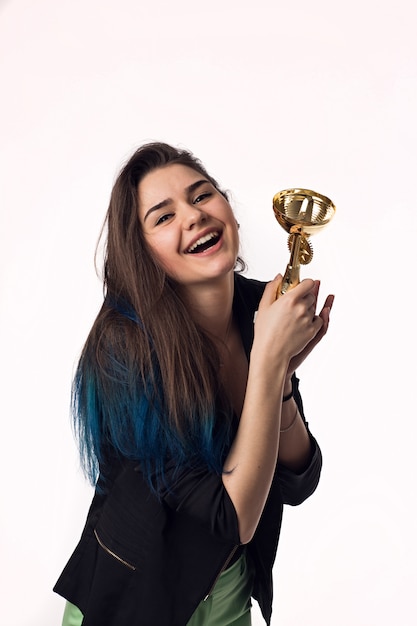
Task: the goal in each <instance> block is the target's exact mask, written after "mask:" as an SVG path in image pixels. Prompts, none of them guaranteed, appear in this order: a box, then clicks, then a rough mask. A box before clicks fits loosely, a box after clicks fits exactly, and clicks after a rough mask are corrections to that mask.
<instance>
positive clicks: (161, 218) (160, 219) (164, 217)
mask: <svg viewBox="0 0 417 626" xmlns="http://www.w3.org/2000/svg"><path fill="white" fill-rule="evenodd" d="M172 215H173V213H164V214H163V215H160V216H159V217H158V219H157V220H156V222H155V226H159V224H163V223H164V222H166V221H167V220H169V218H170V217H172Z"/></svg>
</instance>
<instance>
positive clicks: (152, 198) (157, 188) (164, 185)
mask: <svg viewBox="0 0 417 626" xmlns="http://www.w3.org/2000/svg"><path fill="white" fill-rule="evenodd" d="M197 180H207V178H206V176H203V174H201V173H200V172H196V170H193V169H192V168H191V167H188V166H187V165H181V164H179V163H171V164H170V165H164V166H163V167H158V168H157V169H155V170H152V171H151V172H149V174H146V175H145V176H144V177H143V178H142V180H141V181H140V183H139V185H138V200H139V208H140V209H142V208H143V209H145V208H146V205H153V204H156V203H158V202H162V201H164V200H167V199H170V198H172V196H173V195H175V194H177V193H183V192H184V190H185V189H186V188H187V187H188V186H189V185H192V184H193V183H194V182H196V181H197Z"/></svg>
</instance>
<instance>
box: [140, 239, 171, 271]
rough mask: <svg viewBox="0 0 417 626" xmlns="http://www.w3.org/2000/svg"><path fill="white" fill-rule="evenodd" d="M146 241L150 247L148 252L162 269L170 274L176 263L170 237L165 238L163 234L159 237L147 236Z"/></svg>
mask: <svg viewBox="0 0 417 626" xmlns="http://www.w3.org/2000/svg"><path fill="white" fill-rule="evenodd" d="M145 240H146V243H147V246H148V250H149V252H150V254H151V256H152V258H153V259H154V261H155V262H156V263H157V265H159V266H160V267H162V269H163V270H165V271H166V272H168V273H170V268H171V267H172V265H173V263H174V257H173V247H172V242H170V240H169V237H167V236H164V235H163V234H162V233H161V234H158V235H157V236H155V237H153V236H150V235H148V236H146V235H145Z"/></svg>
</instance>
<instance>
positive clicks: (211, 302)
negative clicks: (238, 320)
mask: <svg viewBox="0 0 417 626" xmlns="http://www.w3.org/2000/svg"><path fill="white" fill-rule="evenodd" d="M233 293H234V273H233V272H231V273H229V274H227V276H225V277H223V278H222V280H217V281H216V282H213V283H209V284H204V285H196V286H193V287H192V288H188V289H187V290H186V291H185V292H184V298H185V300H186V302H187V304H188V305H189V307H190V313H191V315H192V317H193V319H194V321H195V322H196V323H197V324H199V325H200V326H201V327H202V328H204V330H206V331H207V332H208V333H210V334H211V335H214V336H215V337H218V338H219V339H222V340H224V338H225V337H226V335H227V333H228V330H229V329H230V324H231V319H232V305H233Z"/></svg>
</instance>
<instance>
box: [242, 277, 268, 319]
mask: <svg viewBox="0 0 417 626" xmlns="http://www.w3.org/2000/svg"><path fill="white" fill-rule="evenodd" d="M266 285H267V283H266V282H264V281H261V280H256V279H255V278H247V277H246V276H243V275H242V274H238V273H237V272H236V273H235V299H236V301H237V303H240V304H242V303H243V302H244V303H245V305H246V306H247V307H248V308H249V309H251V310H253V312H255V311H256V310H257V308H258V305H259V301H260V299H261V298H262V294H263V292H264V290H265V287H266Z"/></svg>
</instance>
